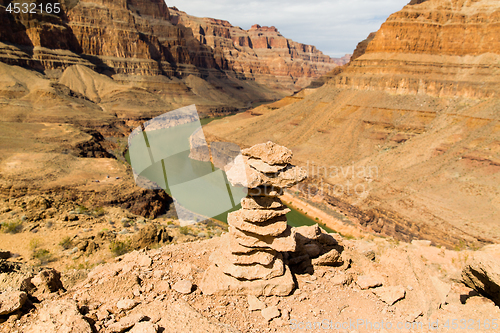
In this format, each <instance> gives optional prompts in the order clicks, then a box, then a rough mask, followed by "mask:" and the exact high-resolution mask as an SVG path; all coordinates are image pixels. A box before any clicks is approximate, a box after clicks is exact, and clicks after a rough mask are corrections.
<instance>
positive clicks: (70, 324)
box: [23, 300, 92, 333]
mask: <svg viewBox="0 0 500 333" xmlns="http://www.w3.org/2000/svg"><path fill="white" fill-rule="evenodd" d="M23 332H25V333H39V332H53V333H66V332H71V333H92V328H91V327H90V324H89V323H88V322H87V321H86V320H85V319H84V318H83V316H82V315H81V314H80V312H79V311H78V307H77V305H76V303H75V302H74V301H73V300H55V301H50V302H45V303H44V305H43V307H42V308H41V309H40V311H39V313H38V315H37V317H36V319H35V320H34V321H33V322H32V323H31V325H30V326H28V327H26V328H25V329H24V330H23Z"/></svg>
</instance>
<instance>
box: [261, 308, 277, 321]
mask: <svg viewBox="0 0 500 333" xmlns="http://www.w3.org/2000/svg"><path fill="white" fill-rule="evenodd" d="M260 313H261V314H262V317H264V319H265V320H266V321H271V320H272V319H274V318H278V317H279V316H280V315H281V312H280V310H279V309H278V307H277V306H270V307H268V308H265V309H262V310H261V311H260Z"/></svg>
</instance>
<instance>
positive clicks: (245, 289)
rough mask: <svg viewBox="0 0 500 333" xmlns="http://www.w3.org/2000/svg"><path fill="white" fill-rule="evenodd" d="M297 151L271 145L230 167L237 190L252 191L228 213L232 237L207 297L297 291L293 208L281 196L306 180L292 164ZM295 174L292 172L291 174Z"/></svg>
mask: <svg viewBox="0 0 500 333" xmlns="http://www.w3.org/2000/svg"><path fill="white" fill-rule="evenodd" d="M291 158H292V152H291V151H290V150H288V149H287V148H285V147H282V146H278V145H276V144H274V143H272V142H267V143H263V144H259V145H255V146H253V147H251V148H249V149H244V150H242V155H238V157H236V159H235V160H234V162H233V164H229V165H228V166H227V167H226V173H227V177H228V180H229V181H230V182H231V183H232V184H233V185H234V186H238V185H239V186H243V187H247V188H248V196H247V197H246V198H243V199H242V200H241V206H242V209H240V210H238V211H236V212H232V213H229V214H228V224H229V233H227V234H225V235H224V236H223V239H222V242H223V246H221V248H220V250H219V251H216V252H214V253H213V254H212V257H211V258H212V261H213V262H214V265H212V266H211V267H210V268H209V269H208V270H207V271H206V273H205V275H204V279H203V282H202V284H201V285H200V288H201V289H202V291H203V293H205V294H239V293H248V294H253V295H257V296H259V295H288V294H289V293H290V292H291V291H292V290H293V288H294V285H295V284H294V282H293V278H292V275H291V273H290V269H289V268H288V267H287V266H286V265H285V264H284V262H283V255H282V253H284V252H294V251H295V250H296V246H297V242H296V239H295V232H293V231H292V229H291V228H290V226H288V225H287V222H286V221H287V220H286V216H285V214H286V213H288V212H289V211H290V210H289V209H288V208H286V206H284V205H283V203H282V202H281V201H280V199H279V198H278V196H279V195H280V194H282V191H283V189H284V188H287V187H291V186H293V185H295V184H297V183H298V182H300V181H302V180H303V179H305V177H306V176H307V175H306V173H305V172H304V170H302V169H300V168H297V167H293V166H291V165H290V164H289V162H290V161H291ZM291 171H292V172H291Z"/></svg>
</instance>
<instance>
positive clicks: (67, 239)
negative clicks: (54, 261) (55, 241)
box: [59, 236, 73, 250]
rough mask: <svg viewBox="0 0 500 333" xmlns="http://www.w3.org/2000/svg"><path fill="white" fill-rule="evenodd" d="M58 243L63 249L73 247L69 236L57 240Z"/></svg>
mask: <svg viewBox="0 0 500 333" xmlns="http://www.w3.org/2000/svg"><path fill="white" fill-rule="evenodd" d="M59 245H61V246H62V248H63V249H65V250H67V249H69V248H72V247H73V241H72V240H71V237H69V236H66V237H64V238H63V239H62V240H61V241H60V242H59Z"/></svg>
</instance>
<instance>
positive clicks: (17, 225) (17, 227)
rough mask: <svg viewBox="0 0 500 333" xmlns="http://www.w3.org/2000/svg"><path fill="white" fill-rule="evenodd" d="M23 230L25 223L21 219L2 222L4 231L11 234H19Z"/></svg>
mask: <svg viewBox="0 0 500 333" xmlns="http://www.w3.org/2000/svg"><path fill="white" fill-rule="evenodd" d="M22 230H23V223H22V222H21V221H19V220H17V221H14V222H4V223H3V224H2V232H4V233H9V234H17V233H18V232H21V231H22Z"/></svg>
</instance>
